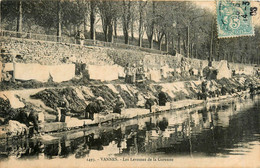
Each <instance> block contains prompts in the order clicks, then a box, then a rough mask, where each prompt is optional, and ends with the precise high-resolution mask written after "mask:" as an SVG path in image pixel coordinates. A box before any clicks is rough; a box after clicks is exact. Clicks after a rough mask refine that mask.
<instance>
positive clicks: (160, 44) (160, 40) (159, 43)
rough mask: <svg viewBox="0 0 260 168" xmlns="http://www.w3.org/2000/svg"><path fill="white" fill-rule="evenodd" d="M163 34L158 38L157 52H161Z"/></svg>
mask: <svg viewBox="0 0 260 168" xmlns="http://www.w3.org/2000/svg"><path fill="white" fill-rule="evenodd" d="M163 36H164V33H162V34H161V36H158V50H160V51H161V50H162V39H163Z"/></svg>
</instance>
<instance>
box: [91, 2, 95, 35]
mask: <svg viewBox="0 0 260 168" xmlns="http://www.w3.org/2000/svg"><path fill="white" fill-rule="evenodd" d="M94 3H95V2H94V1H90V39H92V40H96V27H95V21H96V13H95V10H96V9H95V8H96V7H95V4H94Z"/></svg>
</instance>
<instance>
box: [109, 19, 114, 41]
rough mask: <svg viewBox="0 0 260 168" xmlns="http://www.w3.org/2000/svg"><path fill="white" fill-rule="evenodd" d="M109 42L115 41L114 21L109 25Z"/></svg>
mask: <svg viewBox="0 0 260 168" xmlns="http://www.w3.org/2000/svg"><path fill="white" fill-rule="evenodd" d="M108 42H113V23H112V22H110V24H109V25H108Z"/></svg>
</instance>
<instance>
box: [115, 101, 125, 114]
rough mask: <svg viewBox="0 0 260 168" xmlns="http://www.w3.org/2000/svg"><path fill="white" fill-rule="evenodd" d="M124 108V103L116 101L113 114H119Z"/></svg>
mask: <svg viewBox="0 0 260 168" xmlns="http://www.w3.org/2000/svg"><path fill="white" fill-rule="evenodd" d="M123 107H124V103H123V102H122V101H118V102H117V103H116V105H115V107H114V109H113V113H117V114H121V109H122V108H123Z"/></svg>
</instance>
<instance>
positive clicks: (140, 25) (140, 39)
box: [138, 12, 144, 47]
mask: <svg viewBox="0 0 260 168" xmlns="http://www.w3.org/2000/svg"><path fill="white" fill-rule="evenodd" d="M143 24H144V23H143V12H140V17H139V29H138V33H139V37H138V46H139V47H142V42H143V34H144V31H143V29H144V27H143Z"/></svg>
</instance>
